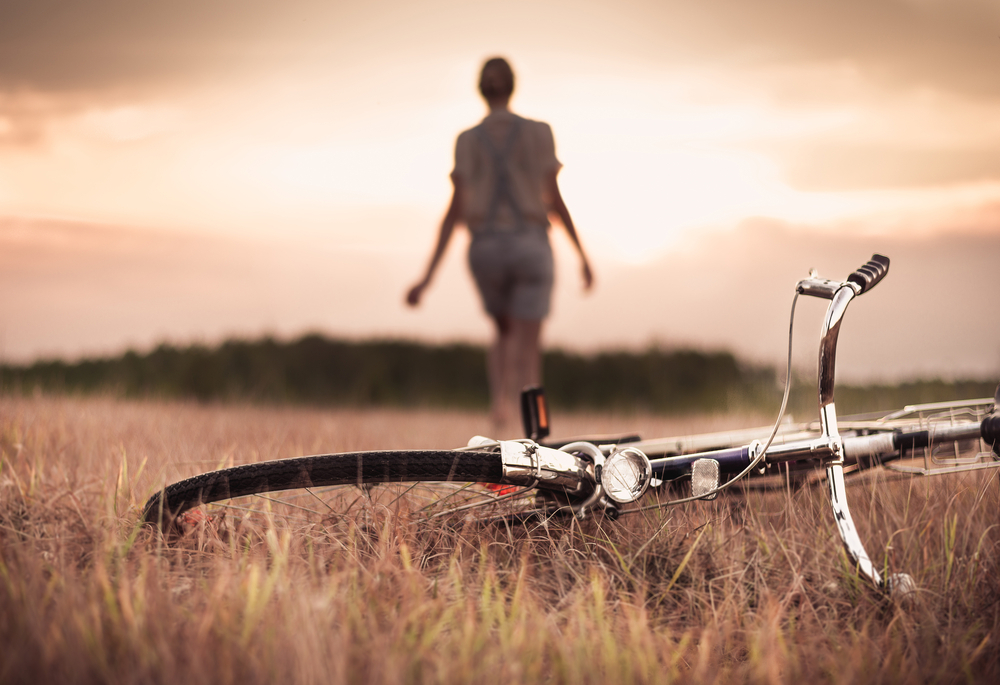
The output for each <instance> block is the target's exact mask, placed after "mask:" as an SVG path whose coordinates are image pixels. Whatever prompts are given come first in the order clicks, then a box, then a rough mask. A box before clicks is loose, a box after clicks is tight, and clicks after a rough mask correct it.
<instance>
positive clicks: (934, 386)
mask: <svg viewBox="0 0 1000 685" xmlns="http://www.w3.org/2000/svg"><path fill="white" fill-rule="evenodd" d="M485 369H486V353H485V350H484V349H483V348H482V347H479V346H475V345H469V344H450V345H437V346H434V345H424V344H420V343H416V342H407V341H398V340H383V341H367V342H348V341H344V340H334V339H330V338H326V337H323V336H321V335H315V334H313V335H307V336H304V337H302V338H299V339H297V340H294V341H291V342H282V341H277V340H275V339H272V338H262V339H259V340H252V341H245V340H230V341H228V342H225V343H223V344H221V345H219V346H217V347H207V346H204V345H191V346H188V347H175V346H171V345H160V346H159V347H157V348H156V349H154V350H152V351H151V352H148V353H146V354H139V353H137V352H134V351H130V352H127V353H125V354H124V355H121V356H117V357H105V358H98V359H85V360H82V361H78V362H75V363H69V362H65V361H60V360H47V361H39V362H36V363H34V364H31V365H25V366H2V367H0V383H2V390H3V391H4V392H7V393H10V392H13V393H28V392H39V391H40V392H47V393H68V394H94V393H101V394H113V395H119V396H123V397H158V398H191V399H197V400H200V401H241V402H246V401H249V402H261V403H291V404H311V405H328V406H418V405H424V406H426V405H430V406H451V407H473V408H482V407H485V406H486V403H487V381H486V371H485ZM544 376H545V386H546V392H547V394H548V397H549V401H550V402H551V404H552V405H553V407H555V408H565V409H617V410H646V411H655V412H668V413H689V412H691V413H693V412H706V411H707V412H718V411H731V410H734V409H743V408H748V407H758V408H759V407H762V406H763V407H767V408H770V407H772V406H773V407H775V408H776V407H777V404H778V401H779V399H780V388H779V386H778V383H777V378H776V373H775V371H774V369H772V368H770V367H761V366H754V365H750V364H746V363H742V362H741V361H739V360H738V359H737V358H736V357H734V356H733V355H732V354H730V353H728V352H703V351H696V350H664V349H658V348H650V349H648V350H646V351H643V352H634V353H633V352H603V353H599V354H593V355H581V354H574V353H569V352H565V351H560V350H555V351H550V352H547V353H546V354H545V358H544ZM994 387H995V382H993V381H986V382H979V381H967V382H957V383H944V382H941V381H922V382H915V383H908V384H904V385H899V386H879V387H873V388H851V387H840V388H838V407H842V408H846V409H848V410H850V411H866V410H870V409H877V408H885V407H892V406H901V405H903V404H907V403H913V402H923V401H938V400H947V399H956V398H961V397H981V396H991V395H992V394H993V389H994ZM813 393H814V390H812V388H811V387H810V384H809V383H808V382H806V383H800V384H797V385H796V388H795V392H794V394H793V403H792V407H793V410H795V411H799V412H801V411H802V410H805V411H807V412H808V411H811V410H812V408H813V407H814V405H815V397H814V395H813Z"/></svg>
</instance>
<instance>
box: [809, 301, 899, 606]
mask: <svg viewBox="0 0 1000 685" xmlns="http://www.w3.org/2000/svg"><path fill="white" fill-rule="evenodd" d="M860 291H861V290H860V287H859V286H857V285H855V284H853V283H848V284H845V285H844V286H843V287H841V288H839V289H838V290H837V291H836V292H835V293H834V295H833V297H832V298H831V300H830V304H829V306H827V308H826V318H825V319H824V321H823V329H822V338H821V339H820V345H819V382H818V383H819V421H820V427H821V429H822V431H823V437H824V438H825V439H827V440H828V441H829V450H830V452H831V455H830V456H829V457H828V458H827V467H826V482H827V486H828V488H829V493H830V504H831V506H832V507H833V517H834V520H835V521H836V522H837V530H838V531H839V532H840V539H841V540H842V541H843V543H844V549H845V550H846V551H847V554H848V556H849V557H850V558H851V560H852V561H853V562H854V564H855V565H856V566H857V567H858V570H859V571H860V572H861V573H863V574H864V575H866V576H868V578H870V579H871V581H872V582H873V583H874V584H875V586H876V587H878V588H882V587H883V586H882V579H881V577H880V576H879V574H878V571H876V570H875V566H874V565H873V564H872V562H871V559H869V557H868V553H867V552H866V551H865V547H864V545H863V544H862V543H861V538H860V536H858V531H857V528H855V527H854V519H852V518H851V510H850V508H849V507H848V505H847V488H846V486H845V485H844V452H843V443H842V442H841V438H840V432H839V430H838V429H837V409H836V405H835V404H834V398H833V387H834V376H835V374H836V366H837V338H838V336H839V335H840V324H841V322H842V321H843V318H844V313H845V312H846V311H847V306H848V305H849V304H850V303H851V300H853V299H854V297H855V296H856V295H857V294H858V293H859V292H860Z"/></svg>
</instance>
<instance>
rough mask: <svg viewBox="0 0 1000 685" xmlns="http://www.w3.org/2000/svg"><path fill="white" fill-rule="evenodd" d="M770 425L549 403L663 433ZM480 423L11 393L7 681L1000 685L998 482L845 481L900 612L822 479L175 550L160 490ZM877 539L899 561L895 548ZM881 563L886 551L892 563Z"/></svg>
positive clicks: (423, 440)
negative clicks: (602, 515)
mask: <svg viewBox="0 0 1000 685" xmlns="http://www.w3.org/2000/svg"><path fill="white" fill-rule="evenodd" d="M767 421H768V417H761V416H757V417H754V416H728V417H700V418H672V419H662V418H657V417H650V416H609V415H581V414H575V415H569V416H557V417H556V422H555V428H556V429H557V431H556V432H557V433H559V434H563V435H567V434H576V433H594V432H604V431H626V430H637V431H640V432H642V433H643V434H644V435H647V436H649V437H653V436H658V435H671V434H684V433H691V432H702V431H707V430H715V429H724V428H735V427H741V426H746V425H761V424H763V423H766V422H767ZM484 431H486V424H485V421H484V418H483V417H482V416H481V415H479V414H473V413H462V412H431V411H402V410H398V411H397V410H366V411H357V412H355V411H343V410H337V411H329V412H324V411H320V410H306V409H280V408H279V409H268V408H261V407H240V406H206V405H198V404H184V403H173V404H170V403H154V402H124V401H116V400H105V399H93V398H92V399H66V398H51V397H36V398H10V397H8V398H0V459H2V461H0V644H2V645H3V647H2V649H0V682H2V683H16V682H67V683H72V682H106V683H133V682H135V683H139V682H142V683H145V682H163V683H179V682H181V683H198V682H211V683H218V684H221V683H241V684H242V683H255V682H269V683H270V682H294V683H313V682H316V683H320V682H322V683H330V682H334V683H339V682H359V683H360V682H365V683H368V682H372V683H410V682H434V683H437V682H445V683H470V682H472V683H477V684H479V683H505V684H507V685H509V684H510V683H521V682H531V683H534V682H547V683H590V682H593V683H604V682H624V683H647V682H699V683H702V682H710V681H714V680H724V681H752V682H789V681H797V680H798V681H802V682H805V681H810V682H836V683H855V682H901V683H910V682H997V680H998V679H1000V526H998V523H1000V520H998V519H1000V487H998V478H997V473H996V472H995V471H990V472H980V473H978V474H975V475H966V476H961V477H959V476H945V477H941V478H937V479H923V480H901V481H898V480H897V481H888V480H886V479H885V478H884V477H875V478H869V479H867V480H864V481H860V482H857V483H855V484H853V485H851V486H850V488H851V489H850V493H851V498H852V499H851V506H852V509H853V512H854V517H855V521H856V523H857V524H858V528H859V530H860V532H861V535H862V539H863V540H864V541H865V542H866V545H867V547H868V550H869V552H870V553H872V555H873V557H874V559H875V561H876V563H877V564H879V565H882V564H883V563H884V564H886V565H887V566H888V568H889V569H890V570H892V571H901V570H905V571H907V572H909V573H911V574H912V575H913V576H914V578H915V580H916V582H917V584H918V587H919V591H918V592H917V593H916V595H915V596H914V598H913V599H912V601H910V602H908V603H906V604H905V605H898V604H893V603H891V602H888V601H886V600H884V599H883V598H881V597H880V596H879V595H877V594H875V593H874V592H872V591H871V590H869V589H868V588H867V587H866V586H865V584H864V583H863V582H861V581H860V580H859V579H858V578H857V576H856V575H855V573H854V572H853V570H852V569H851V568H850V566H849V565H848V564H847V562H846V559H845V557H844V554H843V552H842V551H841V547H840V544H839V539H838V537H837V533H836V529H835V526H834V522H833V518H832V515H831V513H830V507H829V505H828V503H827V502H826V501H825V495H824V492H823V490H822V489H821V488H803V489H799V490H783V491H780V492H777V493H771V494H767V495H764V494H759V493H743V494H737V495H734V496H729V497H722V498H720V499H718V500H716V501H714V502H699V503H696V504H689V505H684V506H682V507H678V508H674V509H667V510H660V511H656V512H653V513H652V514H651V515H650V516H648V517H646V518H639V517H634V518H628V519H622V520H620V521H619V522H611V521H607V520H593V521H587V522H584V523H582V524H567V525H566V526H558V527H557V526H549V527H548V528H547V529H536V530H533V531H523V532H522V531H515V530H508V529H506V528H504V527H501V526H493V527H489V526H487V527H479V528H474V529H470V528H468V527H467V528H464V529H462V530H451V529H444V528H443V527H442V528H441V529H439V530H433V529H426V528H420V529H416V528H415V527H414V526H408V525H406V523H405V522H404V521H399V520H395V521H390V522H388V523H387V524H386V525H385V526H384V527H382V528H381V529H380V530H379V531H376V532H375V533H373V534H370V535H367V536H361V535H352V536H348V537H346V538H337V537H336V536H330V535H322V534H317V535H311V536H296V537H294V538H292V537H289V536H283V535H279V534H277V533H275V532H274V531H273V530H272V531H268V530H263V531H261V532H260V534H259V535H245V536H239V537H234V536H228V537H227V536H222V535H212V534H210V533H211V531H208V532H206V531H204V530H201V531H194V532H192V533H191V534H189V535H187V536H185V537H183V538H180V539H171V540H167V539H164V538H163V537H162V536H161V535H160V534H159V533H158V532H156V531H153V530H151V529H149V528H147V527H144V526H140V525H139V524H138V518H139V512H140V510H141V507H142V505H143V503H144V501H145V499H146V498H147V497H148V496H149V495H151V494H152V493H153V492H155V491H156V490H157V489H158V488H159V487H161V486H162V484H163V483H164V482H172V481H174V480H177V479H179V478H183V477H186V476H190V475H195V474H197V473H200V472H203V471H206V470H210V469H213V468H216V467H218V466H220V465H229V464H239V463H245V462H252V461H260V460H265V459H274V458H281V457H292V456H299V455H303V454H312V453H318V452H337V451H347V450H357V449H387V448H432V447H454V446H458V445H462V444H464V443H465V442H466V441H467V440H468V438H469V437H470V436H471V435H474V434H476V433H481V432H484ZM885 550H888V551H887V552H886V551H885ZM884 555H887V556H884Z"/></svg>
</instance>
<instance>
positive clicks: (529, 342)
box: [406, 57, 593, 437]
mask: <svg viewBox="0 0 1000 685" xmlns="http://www.w3.org/2000/svg"><path fill="white" fill-rule="evenodd" d="M479 92H480V93H482V96H483V98H484V99H485V100H486V104H487V105H488V106H489V114H488V115H487V116H486V118H485V119H483V121H482V122H481V123H480V124H479V125H478V126H476V127H474V128H471V129H469V130H467V131H464V132H462V133H461V134H460V135H459V136H458V141H457V142H456V144H455V169H454V171H452V172H451V180H452V184H453V185H454V194H453V195H452V199H451V205H450V206H449V207H448V211H447V213H446V214H445V217H444V220H443V221H442V222H441V229H440V232H439V233H438V238H437V244H436V246H435V248H434V253H433V255H432V256H431V259H430V263H429V264H428V266H427V270H426V272H425V275H424V277H423V278H422V279H421V280H420V281H419V282H418V283H417V284H416V285H414V286H413V287H412V288H411V289H410V290H409V292H408V293H407V296H406V301H407V303H409V304H410V305H411V306H416V305H417V304H419V302H420V299H421V297H422V295H423V292H424V290H425V289H426V288H427V286H428V284H429V283H430V281H431V278H432V277H433V276H434V272H435V270H436V269H437V266H438V263H439V262H440V260H441V256H442V255H443V254H444V251H445V248H446V247H447V245H448V242H449V241H450V240H451V235H452V233H453V232H454V229H455V226H456V224H465V225H466V226H467V227H468V229H469V231H470V233H471V235H472V241H471V244H470V246H469V267H470V268H471V270H472V274H473V277H474V278H475V281H476V286H477V287H478V289H479V294H480V296H481V298H482V301H483V306H484V307H485V309H486V311H487V313H489V315H490V317H491V318H492V319H493V322H494V325H495V327H496V337H495V339H494V342H493V344H492V346H491V347H490V350H489V356H488V372H489V382H490V408H491V409H490V415H491V418H492V420H493V426H494V429H495V430H496V431H497V432H498V434H497V435H496V436H494V437H501V436H500V435H499V433H502V432H504V431H508V430H511V429H512V428H513V425H512V421H513V420H514V418H515V417H516V415H517V397H518V394H519V393H520V391H521V390H522V389H523V388H524V387H526V386H531V385H538V384H539V383H540V382H541V346H540V338H541V330H542V321H543V320H544V319H545V317H546V316H547V315H548V313H549V304H550V301H551V296H552V280H553V262H552V248H551V246H550V245H549V236H548V228H549V218H550V216H551V215H554V218H557V219H558V221H559V223H560V224H562V226H563V227H564V228H565V229H566V233H567V234H568V235H569V238H570V241H571V242H572V243H573V245H574V246H575V247H576V250H577V252H578V253H579V255H580V260H581V263H582V275H583V284H584V288H586V289H589V288H590V287H591V285H592V283H593V276H592V274H591V270H590V263H589V262H588V260H587V255H586V253H585V252H584V250H583V246H582V245H581V244H580V239H579V237H578V236H577V233H576V228H575V227H574V226H573V220H572V219H571V218H570V215H569V210H568V209H567V208H566V203H565V202H563V199H562V195H561V194H560V193H559V185H558V183H557V181H556V176H557V175H558V173H559V169H560V167H561V166H562V165H561V164H560V163H559V160H558V159H556V154H555V142H554V139H553V137H552V129H551V128H550V127H549V125H548V124H546V123H544V122H541V121H532V120H531V119H525V118H523V117H520V116H518V115H516V114H514V113H513V112H511V111H510V108H509V104H510V97H511V94H512V93H513V92H514V72H513V71H512V70H511V68H510V65H509V64H508V63H507V61H506V60H505V59H503V58H500V57H495V58H493V59H490V60H488V61H487V62H486V63H485V65H484V66H483V70H482V74H481V76H480V79H479Z"/></svg>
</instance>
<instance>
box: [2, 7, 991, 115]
mask: <svg viewBox="0 0 1000 685" xmlns="http://www.w3.org/2000/svg"><path fill="white" fill-rule="evenodd" d="M0 12H2V20H0V84H2V86H3V87H6V88H29V89H41V90H73V89H111V88H122V87H128V88H142V87H144V86H145V85H152V84H156V85H161V86H162V85H163V84H166V83H175V84H176V83H177V82H188V81H191V80H200V79H204V78H211V77H212V75H218V74H219V73H225V72H229V71H232V70H240V69H246V68H249V69H266V68H267V67H268V65H274V64H279V65H280V64H281V63H289V62H293V63H305V62H308V61H309V60H311V59H313V60H319V61H320V62H321V63H323V64H329V65H332V66H336V65H335V63H334V62H331V61H330V58H341V59H343V60H344V62H352V61H356V60H359V59H360V61H364V60H365V59H370V58H371V57H373V56H375V55H379V54H384V53H388V54H390V55H400V56H401V55H406V54H409V55H410V56H411V57H412V56H413V55H415V54H425V55H426V54H431V53H440V52H441V50H442V48H441V46H443V45H449V44H451V45H459V46H461V48H460V49H461V51H463V52H464V51H465V50H467V49H468V46H470V45H471V44H472V43H476V44H478V45H479V46H481V47H480V48H479V49H480V50H489V49H490V46H492V45H501V46H502V45H507V46H508V47H511V48H516V47H527V46H531V45H539V44H541V45H549V46H553V47H554V48H555V49H556V50H559V51H567V52H569V53H571V54H577V53H581V54H584V55H589V56H592V57H596V58H597V59H598V60H600V59H601V58H602V57H603V58H604V59H609V60H611V61H615V60H616V59H619V58H621V59H624V60H625V61H632V62H636V63H638V62H643V63H648V64H651V65H653V66H655V67H662V68H670V67H674V66H683V65H690V64H692V63H698V64H718V65H726V66H729V67H734V68H735V67H741V66H753V65H774V64H783V63H784V64H788V63H801V62H814V63H819V64H821V63H845V62H846V63H852V64H856V65H858V67H859V68H860V69H862V70H864V71H865V73H866V74H868V75H869V76H870V77H871V78H873V79H875V80H879V81H882V82H884V83H886V84H887V85H889V86H891V87H918V86H928V87H932V88H936V89H941V90H945V91H956V92H963V93H966V94H968V95H970V96H975V97H988V98H996V97H997V92H996V79H995V73H996V65H997V64H998V59H1000V38H998V33H1000V31H998V27H1000V6H998V5H997V3H995V2H987V1H985V0H979V1H973V2H963V3H953V2H935V1H933V0H927V1H921V0H910V1H908V2H907V1H901V0H877V1H876V0H840V1H839V2H829V1H828V0H756V1H755V2H745V1H744V0H705V1H704V2H699V3H692V2H688V1H687V0H683V1H682V0H674V1H673V2H663V1H661V0H655V1H654V0H642V1H633V2H625V3H615V4H611V3H603V2H597V1H596V0H591V1H590V2H586V1H584V2H575V3H570V2H566V1H564V0H550V1H549V2H545V3H529V2H513V3H512V4H511V5H510V6H508V7H507V8H506V10H505V12H504V16H502V17H496V16H494V14H495V9H494V8H493V6H490V5H479V4H475V3H468V2H458V1H457V0H437V1H427V0H425V1H424V2H420V3H410V2H402V1H400V0H382V1H380V2H371V3H358V4H356V5H355V4H354V3H344V2H336V3H329V2H321V1H320V0H297V1H293V2H282V3H275V2H265V1H263V0H241V1H237V0H214V1H213V2H198V1H195V0H176V1H175V2H142V3H137V2H132V1H130V0H81V1H78V2H72V3H66V2H62V1H60V0H7V1H6V2H5V3H4V5H3V9H2V10H0ZM525 16H531V17H532V18H533V21H531V22H525V21H524V17H525ZM560 24H561V25H563V26H567V25H568V26H571V27H572V28H573V31H572V32H571V34H570V35H571V36H572V38H561V37H560V35H559V34H558V33H554V32H553V29H554V28H556V27H558V26H559V25H560ZM564 35H565V34H564ZM539 41H542V42H541V43H539ZM352 56H353V57H354V58H355V59H354V60H352V59H351V58H352Z"/></svg>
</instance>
